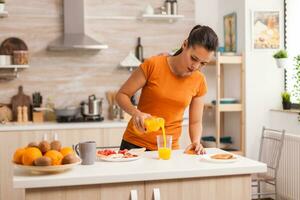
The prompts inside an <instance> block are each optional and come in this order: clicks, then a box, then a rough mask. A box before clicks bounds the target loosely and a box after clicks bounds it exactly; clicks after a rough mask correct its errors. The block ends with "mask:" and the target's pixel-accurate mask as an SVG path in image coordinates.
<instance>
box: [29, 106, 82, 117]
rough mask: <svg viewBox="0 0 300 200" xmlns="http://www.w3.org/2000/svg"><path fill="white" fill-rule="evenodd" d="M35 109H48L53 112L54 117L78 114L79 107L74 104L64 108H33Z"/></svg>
mask: <svg viewBox="0 0 300 200" xmlns="http://www.w3.org/2000/svg"><path fill="white" fill-rule="evenodd" d="M33 110H35V111H50V112H55V115H56V117H74V116H76V115H78V113H79V112H80V108H79V107H76V106H69V107H66V108H55V109H51V108H44V107H42V108H33Z"/></svg>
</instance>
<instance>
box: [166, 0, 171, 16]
mask: <svg viewBox="0 0 300 200" xmlns="http://www.w3.org/2000/svg"><path fill="white" fill-rule="evenodd" d="M171 5H172V3H171V1H170V0H166V1H165V7H166V12H167V15H171Z"/></svg>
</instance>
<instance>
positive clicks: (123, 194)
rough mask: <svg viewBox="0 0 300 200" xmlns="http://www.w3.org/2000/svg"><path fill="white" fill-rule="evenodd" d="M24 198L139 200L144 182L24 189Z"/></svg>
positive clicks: (40, 199) (51, 199) (28, 199)
mask: <svg viewBox="0 0 300 200" xmlns="http://www.w3.org/2000/svg"><path fill="white" fill-rule="evenodd" d="M25 199H26V200H53V199H59V200H75V199H76V200H86V199H91V200H106V199H107V200H111V199H113V200H141V199H144V182H134V183H122V184H120V183H116V184H105V185H88V186H74V187H56V188H41V189H28V190H26V198H25Z"/></svg>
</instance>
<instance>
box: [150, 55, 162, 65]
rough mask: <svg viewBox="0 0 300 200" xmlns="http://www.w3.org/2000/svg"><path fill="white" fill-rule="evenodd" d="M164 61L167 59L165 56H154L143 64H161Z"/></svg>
mask: <svg viewBox="0 0 300 200" xmlns="http://www.w3.org/2000/svg"><path fill="white" fill-rule="evenodd" d="M166 59H167V56H165V55H156V56H151V57H149V58H147V59H145V62H149V63H152V64H155V63H160V62H163V61H165V60H166Z"/></svg>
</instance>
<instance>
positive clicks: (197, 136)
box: [186, 97, 205, 154]
mask: <svg viewBox="0 0 300 200" xmlns="http://www.w3.org/2000/svg"><path fill="white" fill-rule="evenodd" d="M203 108H204V101H203V97H194V98H193V99H192V102H191V104H190V108H189V134H190V139H191V144H190V145H189V146H188V147H187V148H186V151H187V150H195V151H196V153H197V154H202V153H205V151H204V148H203V146H202V145H201V143H200V140H201V136H202V115H203Z"/></svg>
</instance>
